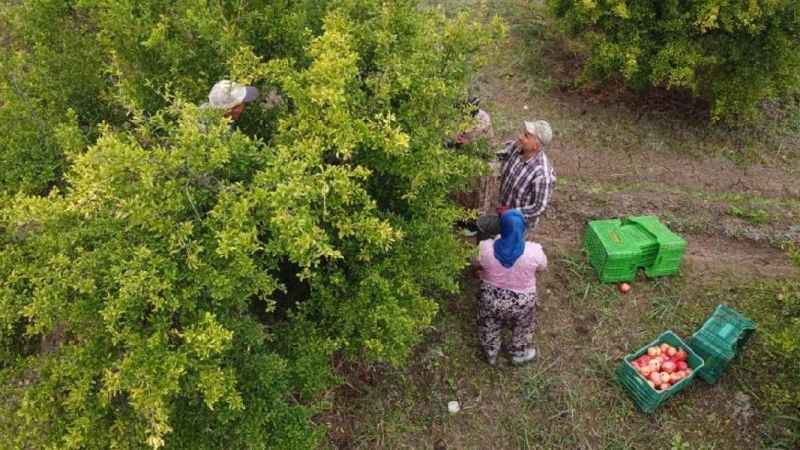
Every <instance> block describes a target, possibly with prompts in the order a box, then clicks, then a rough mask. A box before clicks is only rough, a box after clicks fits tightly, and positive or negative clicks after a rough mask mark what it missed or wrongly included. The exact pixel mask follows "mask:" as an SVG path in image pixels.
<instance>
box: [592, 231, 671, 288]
mask: <svg viewBox="0 0 800 450" xmlns="http://www.w3.org/2000/svg"><path fill="white" fill-rule="evenodd" d="M583 247H584V249H586V253H587V255H588V257H589V263H590V264H591V265H592V267H594V268H595V270H596V271H597V274H598V276H599V277H600V280H601V281H603V282H604V283H616V282H620V281H632V280H633V279H634V278H636V271H637V270H638V269H639V268H640V267H642V268H644V269H645V274H646V275H647V276H649V277H657V276H664V275H672V274H674V273H676V272H677V271H678V269H679V268H680V264H681V261H682V260H683V253H684V251H685V249H686V241H685V240H683V239H682V238H681V237H680V236H678V235H676V234H675V233H673V232H672V231H670V230H669V228H667V227H666V226H664V225H663V224H662V223H661V222H659V220H658V218H657V217H655V216H638V217H630V218H628V219H625V220H619V219H609V220H595V221H592V222H589V225H588V226H587V228H586V234H585V236H584V241H583Z"/></svg>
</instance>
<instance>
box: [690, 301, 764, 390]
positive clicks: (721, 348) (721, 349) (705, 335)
mask: <svg viewBox="0 0 800 450" xmlns="http://www.w3.org/2000/svg"><path fill="white" fill-rule="evenodd" d="M755 329H756V325H755V323H754V322H753V321H752V320H750V319H748V318H746V317H744V316H743V315H741V314H740V313H739V312H738V311H736V310H735V309H733V308H731V307H729V306H726V305H719V306H717V309H716V310H714V313H713V314H711V317H709V318H708V320H706V322H705V323H704V324H703V326H702V327H701V328H700V329H699V330H697V332H696V333H694V334H693V335H692V337H691V338H690V339H689V345H690V346H691V347H692V349H694V351H696V352H697V354H699V355H700V356H701V357H702V358H703V359H704V360H705V362H706V364H705V367H704V369H703V370H701V371H700V373H699V374H698V375H699V376H700V377H701V378H702V379H703V380H705V381H706V382H707V383H712V384H713V383H716V382H717V380H719V378H720V376H721V375H722V372H724V371H725V369H727V368H728V365H729V364H730V362H731V361H732V360H733V358H734V357H735V356H736V355H737V354H738V353H739V352H740V351H741V348H742V346H743V345H744V344H745V343H746V342H747V340H748V339H749V338H750V335H752V334H753V331H755Z"/></svg>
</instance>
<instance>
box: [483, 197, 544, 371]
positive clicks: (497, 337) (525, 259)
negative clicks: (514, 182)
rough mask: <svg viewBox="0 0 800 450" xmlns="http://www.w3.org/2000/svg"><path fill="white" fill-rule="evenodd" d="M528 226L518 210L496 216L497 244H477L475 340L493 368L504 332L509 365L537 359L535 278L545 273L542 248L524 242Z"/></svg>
mask: <svg viewBox="0 0 800 450" xmlns="http://www.w3.org/2000/svg"><path fill="white" fill-rule="evenodd" d="M526 231H527V222H526V219H525V217H524V216H523V215H522V213H521V212H520V211H519V210H518V209H509V210H508V211H506V212H504V213H503V214H502V215H501V216H500V238H497V239H486V240H483V241H481V242H480V243H479V244H478V256H477V257H476V259H475V260H474V261H473V266H474V267H476V268H478V269H479V275H480V279H481V288H480V294H479V296H478V335H479V339H480V343H481V347H482V348H483V351H484V353H485V354H486V360H487V361H488V363H489V364H491V365H492V366H494V365H496V364H497V355H498V353H499V352H500V347H501V333H502V330H503V328H504V327H505V328H509V329H510V330H511V347H510V351H511V362H512V363H513V364H515V365H519V364H524V363H526V362H528V361H531V360H533V358H534V357H536V349H535V348H534V347H533V346H532V345H531V339H532V337H533V330H534V326H535V321H534V319H535V308H536V299H537V297H536V274H537V272H540V271H542V270H545V269H546V268H547V256H546V255H545V254H544V251H543V250H542V246H541V245H539V244H537V243H535V242H526V240H525V233H526Z"/></svg>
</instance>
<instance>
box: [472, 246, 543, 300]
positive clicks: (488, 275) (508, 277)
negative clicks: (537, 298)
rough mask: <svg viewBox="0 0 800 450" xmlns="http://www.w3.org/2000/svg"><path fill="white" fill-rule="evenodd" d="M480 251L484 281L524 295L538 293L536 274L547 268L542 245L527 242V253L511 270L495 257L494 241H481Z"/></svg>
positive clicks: (479, 257) (479, 258)
mask: <svg viewBox="0 0 800 450" xmlns="http://www.w3.org/2000/svg"><path fill="white" fill-rule="evenodd" d="M478 249H479V254H478V263H479V264H480V266H481V279H482V280H483V281H485V282H487V283H489V284H491V285H492V286H495V287H499V288H503V289H509V290H511V291H514V292H519V293H522V294H529V293H536V272H537V271H540V270H544V269H546V268H547V256H546V255H545V254H544V251H543V250H542V246H541V245H540V244H537V243H535V242H526V243H525V252H524V253H523V254H522V256H520V257H519V259H517V260H516V261H515V262H514V265H513V266H511V267H509V268H506V267H503V265H502V264H500V261H498V260H497V258H495V257H494V240H493V239H487V240H485V241H481V243H480V244H479V245H478Z"/></svg>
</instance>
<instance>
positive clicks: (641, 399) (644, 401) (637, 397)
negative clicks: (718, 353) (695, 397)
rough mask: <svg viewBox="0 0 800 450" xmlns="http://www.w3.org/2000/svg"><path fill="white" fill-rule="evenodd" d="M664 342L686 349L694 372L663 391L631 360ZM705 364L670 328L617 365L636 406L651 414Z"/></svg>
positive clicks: (624, 384) (689, 382)
mask: <svg viewBox="0 0 800 450" xmlns="http://www.w3.org/2000/svg"><path fill="white" fill-rule="evenodd" d="M663 342H666V343H667V344H669V345H671V346H673V347H676V348H682V349H684V350H685V351H686V354H687V358H686V362H687V363H688V364H689V367H691V368H692V373H691V374H689V375H688V376H687V377H686V378H684V379H683V380H681V381H679V382H678V383H676V384H675V385H674V386H672V388H670V389H667V390H663V391H657V390H655V389H653V388H651V387H650V385H649V384H647V381H646V380H645V379H644V378H643V377H642V375H641V374H639V372H638V371H637V370H636V368H635V367H633V364H631V361H633V360H635V359H637V358H638V357H640V356H642V355H644V354H645V353H647V349H648V348H649V347H652V346H656V345H660V344H661V343H663ZM703 365H704V362H703V358H702V357H700V355H698V354H697V353H695V351H694V350H693V349H692V347H691V346H689V345H687V344H686V343H684V342H683V340H682V339H681V338H680V337H678V335H676V334H675V333H673V332H672V331H670V330H667V331H665V332H664V333H662V334H661V335H660V336H659V337H658V338H657V339H656V340H655V341H653V342H651V343H649V344H647V345H645V346H644V347H642V348H640V349H639V350H637V351H636V352H635V353H631V354H630V355H628V356H626V357H625V358H623V360H622V363H620V365H619V366H618V367H617V371H616V374H617V381H618V382H619V383H620V384H621V385H622V387H623V388H624V389H625V391H626V392H627V393H628V395H630V396H631V398H632V399H633V402H634V403H636V406H638V407H639V409H641V410H642V411H643V412H645V413H647V414H650V413H652V412H653V411H655V409H656V408H658V406H659V405H661V404H662V403H664V402H666V401H667V400H669V399H670V398H672V397H674V396H675V395H676V394H678V393H679V392H680V391H682V390H684V389H686V387H687V386H689V385H690V384H691V383H692V380H693V379H694V376H695V375H696V374H697V373H698V372H700V371H702V370H703Z"/></svg>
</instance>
